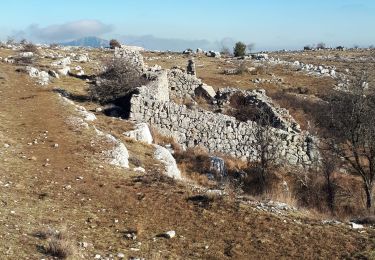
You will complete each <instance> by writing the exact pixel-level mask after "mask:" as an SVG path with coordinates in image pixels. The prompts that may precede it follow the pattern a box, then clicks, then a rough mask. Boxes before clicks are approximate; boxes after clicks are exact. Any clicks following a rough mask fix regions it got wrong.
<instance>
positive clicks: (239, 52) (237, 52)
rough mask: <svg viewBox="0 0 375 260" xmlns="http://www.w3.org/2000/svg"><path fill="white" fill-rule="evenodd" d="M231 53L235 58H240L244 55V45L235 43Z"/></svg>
mask: <svg viewBox="0 0 375 260" xmlns="http://www.w3.org/2000/svg"><path fill="white" fill-rule="evenodd" d="M233 53H234V56H235V57H242V56H245V54H246V44H244V43H243V42H237V43H236V45H235V46H234V49H233Z"/></svg>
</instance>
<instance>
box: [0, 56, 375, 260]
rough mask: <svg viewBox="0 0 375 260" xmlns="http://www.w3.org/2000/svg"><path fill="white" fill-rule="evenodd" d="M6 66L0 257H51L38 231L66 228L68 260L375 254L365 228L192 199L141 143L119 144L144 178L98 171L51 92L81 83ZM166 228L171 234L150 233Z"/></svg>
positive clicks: (91, 149) (2, 78) (111, 126)
mask: <svg viewBox="0 0 375 260" xmlns="http://www.w3.org/2000/svg"><path fill="white" fill-rule="evenodd" d="M15 69H16V67H15V66H14V65H11V64H5V63H0V97H1V102H0V194H1V195H0V197H1V202H0V203H1V208H0V255H1V259H52V257H50V256H48V255H46V254H45V250H44V246H45V245H46V243H47V241H46V240H45V239H44V238H43V236H41V235H40V234H41V232H45V231H46V230H48V229H53V230H65V232H66V238H65V239H66V240H67V241H70V243H72V244H73V245H75V246H76V248H77V249H76V253H75V255H74V256H73V257H72V259H93V258H94V257H95V256H97V255H100V257H102V258H103V259H105V257H111V255H112V258H114V259H118V258H119V257H122V256H123V257H124V258H125V259H131V258H132V257H134V258H136V257H139V258H145V259H259V258H261V259H280V258H291V259H302V258H303V259H342V258H345V259H353V258H358V259H363V258H370V257H374V256H375V252H374V248H375V232H374V230H373V229H371V228H366V229H361V230H355V229H352V228H351V227H350V226H349V225H347V224H323V223H322V220H321V219H317V218H312V217H311V215H310V214H309V213H307V212H303V211H293V210H292V211H288V210H287V211H283V210H282V211H281V212H279V211H277V212H276V213H272V212H269V211H267V210H265V209H264V208H262V207H259V206H256V205H258V204H257V203H255V202H253V203H250V202H248V201H242V200H240V199H236V198H234V197H233V196H230V195H228V196H224V197H221V196H208V197H205V196H197V195H202V194H203V195H204V193H203V191H202V190H200V189H197V188H192V186H191V185H190V184H186V183H178V182H174V181H171V180H169V179H167V178H164V177H163V176H162V175H161V173H160V165H159V164H158V162H156V161H154V160H153V159H152V156H151V154H152V148H151V147H150V146H147V145H144V144H139V143H136V142H133V141H131V140H126V139H123V141H124V142H125V144H126V146H127V147H128V149H129V152H130V155H131V156H134V157H136V158H137V159H138V161H140V163H141V165H142V166H143V167H144V168H145V169H146V173H145V174H139V173H135V172H134V171H132V170H131V169H132V168H133V167H134V166H135V165H131V168H130V169H129V170H123V169H118V168H114V167H111V166H109V165H107V164H106V163H105V162H103V161H102V160H101V159H100V156H99V155H100V151H102V150H103V149H105V147H103V146H102V144H101V143H100V142H97V141H96V139H95V133H94V132H93V131H89V130H77V129H74V128H72V126H71V125H69V124H68V123H67V119H68V118H69V117H71V116H72V114H74V113H75V111H74V110H72V109H70V108H69V107H67V106H66V105H65V104H64V103H62V102H61V100H60V99H59V97H58V96H57V94H56V93H54V92H53V91H52V88H53V87H57V86H63V87H65V88H69V87H70V88H72V89H71V90H73V89H74V87H73V85H74V86H76V88H80V89H81V90H82V91H83V90H84V87H85V86H86V85H85V83H84V82H83V81H80V80H78V79H71V78H63V79H60V80H56V81H55V82H53V83H52V84H50V85H49V86H48V87H45V88H42V87H40V86H38V85H37V84H35V83H34V82H33V81H32V80H31V79H29V78H28V77H27V75H25V74H22V73H17V72H15ZM83 105H84V106H86V107H87V108H94V107H95V104H92V103H89V102H86V103H83ZM97 116H98V120H97V121H96V122H95V123H94V124H95V125H96V126H97V127H98V128H100V129H101V130H104V131H107V132H110V133H112V134H113V135H115V136H116V137H119V138H121V133H122V132H123V131H124V130H127V129H129V128H131V124H129V122H126V121H120V120H117V119H112V118H108V117H105V116H103V115H101V114H97ZM55 144H58V147H56V145H55ZM170 230H173V231H175V232H176V237H174V238H171V239H168V238H164V237H160V236H158V235H159V234H163V233H164V232H167V231H170ZM132 233H135V234H136V237H134V236H133V235H132ZM38 234H39V235H38ZM129 234H130V235H129ZM129 236H130V237H131V238H129ZM119 253H120V254H119ZM97 257H98V258H100V257H99V256H97Z"/></svg>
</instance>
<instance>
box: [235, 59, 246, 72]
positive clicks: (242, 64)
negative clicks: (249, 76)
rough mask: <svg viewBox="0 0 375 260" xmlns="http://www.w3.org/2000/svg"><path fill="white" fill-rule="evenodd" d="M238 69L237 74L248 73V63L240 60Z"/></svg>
mask: <svg viewBox="0 0 375 260" xmlns="http://www.w3.org/2000/svg"><path fill="white" fill-rule="evenodd" d="M236 71H237V75H242V74H245V73H247V72H248V70H247V67H246V63H245V62H244V61H243V62H240V63H239V64H238V65H237V68H236Z"/></svg>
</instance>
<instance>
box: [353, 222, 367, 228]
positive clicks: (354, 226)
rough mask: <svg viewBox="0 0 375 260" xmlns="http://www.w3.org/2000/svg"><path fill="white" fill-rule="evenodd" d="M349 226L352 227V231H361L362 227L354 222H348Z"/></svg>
mask: <svg viewBox="0 0 375 260" xmlns="http://www.w3.org/2000/svg"><path fill="white" fill-rule="evenodd" d="M350 225H351V226H352V228H353V229H363V228H364V226H363V225H361V224H356V223H354V222H350Z"/></svg>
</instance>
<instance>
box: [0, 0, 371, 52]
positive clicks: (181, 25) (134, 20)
mask: <svg viewBox="0 0 375 260" xmlns="http://www.w3.org/2000/svg"><path fill="white" fill-rule="evenodd" d="M1 9H2V12H1V15H0V39H1V40H6V39H7V37H8V36H11V37H13V38H26V39H29V40H32V41H33V42H66V41H70V40H73V39H76V38H80V37H85V36H98V37H101V38H104V39H111V38H118V39H120V40H121V41H127V40H128V41H130V42H125V44H126V43H128V44H137V43H139V44H140V45H142V44H143V45H144V44H145V42H147V41H154V42H157V44H156V43H155V44H156V46H158V45H160V48H163V45H164V46H167V45H168V46H169V47H170V46H171V45H172V46H173V44H174V43H176V44H177V43H179V44H180V45H176V46H178V47H179V48H182V47H184V46H183V45H184V44H185V45H189V44H191V45H194V46H195V45H199V44H202V45H207V46H210V45H211V46H214V45H215V44H216V46H217V45H225V44H226V45H229V44H232V43H233V42H235V41H243V42H245V43H247V44H249V43H254V44H255V47H256V49H259V50H266V49H295V48H302V47H303V46H305V45H312V44H316V43H319V42H324V43H326V44H327V45H330V46H337V45H344V46H347V47H352V46H354V45H359V46H362V47H368V46H369V45H375V34H374V27H375V1H374V0H313V1H306V0H117V1H116V0H100V1H99V0H17V1H8V0H4V1H2V3H1ZM140 39H142V40H140ZM167 43H169V44H167ZM228 47H229V46H228Z"/></svg>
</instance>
